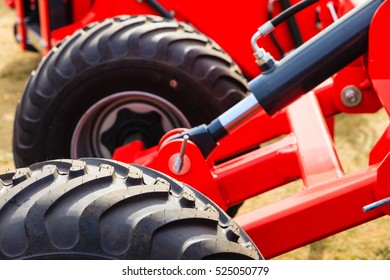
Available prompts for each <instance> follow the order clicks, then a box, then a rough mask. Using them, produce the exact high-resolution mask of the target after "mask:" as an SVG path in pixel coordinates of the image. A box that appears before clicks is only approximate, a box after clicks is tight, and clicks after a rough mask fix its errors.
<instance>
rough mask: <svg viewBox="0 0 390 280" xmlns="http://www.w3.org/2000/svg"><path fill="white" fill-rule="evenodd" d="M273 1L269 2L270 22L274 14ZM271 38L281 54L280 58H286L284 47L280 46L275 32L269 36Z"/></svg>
mask: <svg viewBox="0 0 390 280" xmlns="http://www.w3.org/2000/svg"><path fill="white" fill-rule="evenodd" d="M272 1H273V0H269V1H268V20H271V19H272V13H273V8H272ZM269 36H270V38H271V41H272V43H273V44H274V46H275V47H276V50H277V51H278V52H279V55H280V57H284V50H283V48H282V46H281V45H280V43H279V41H278V39H277V38H276V36H275V34H274V33H273V32H271V33H270V34H269Z"/></svg>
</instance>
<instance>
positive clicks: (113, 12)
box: [14, 0, 349, 77]
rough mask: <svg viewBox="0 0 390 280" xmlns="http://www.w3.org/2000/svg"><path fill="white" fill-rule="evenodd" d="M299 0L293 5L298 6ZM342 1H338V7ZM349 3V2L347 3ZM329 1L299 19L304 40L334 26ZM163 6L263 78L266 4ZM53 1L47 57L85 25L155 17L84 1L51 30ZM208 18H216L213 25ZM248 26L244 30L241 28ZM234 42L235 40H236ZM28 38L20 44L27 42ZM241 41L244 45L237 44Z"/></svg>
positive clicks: (129, 6) (170, 1)
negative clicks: (260, 60) (261, 33)
mask: <svg viewBox="0 0 390 280" xmlns="http://www.w3.org/2000/svg"><path fill="white" fill-rule="evenodd" d="M298 1H299V0H292V1H291V3H292V4H294V3H296V2H298ZM337 1H338V0H335V1H334V2H335V3H337ZM348 1H349V0H348ZM14 2H15V4H17V5H16V8H17V11H18V18H19V24H20V25H21V26H22V28H25V26H24V15H23V14H22V13H21V11H22V10H23V6H24V4H23V0H15V1H14ZM327 2H328V1H327V0H321V2H320V5H319V6H320V7H321V9H319V10H318V11H321V12H320V13H319V14H318V15H317V16H316V13H317V12H316V11H317V10H316V7H314V6H313V7H309V8H307V9H305V10H304V11H302V12H300V13H299V14H298V15H296V18H297V22H298V26H299V28H300V30H301V31H302V37H303V39H304V40H305V41H306V40H307V39H309V38H311V37H312V36H313V35H314V34H316V33H317V32H318V31H320V29H319V27H318V26H317V24H316V17H319V18H320V19H321V22H322V26H321V27H322V28H324V27H326V26H327V25H329V24H330V23H331V22H332V19H331V15H330V12H329V10H328V8H326V3H327ZM159 3H160V4H161V5H162V6H163V7H164V8H165V9H166V10H167V11H173V12H174V15H175V18H177V19H178V20H182V21H186V22H190V23H191V24H192V25H194V26H195V27H196V28H197V29H199V30H200V31H202V32H203V33H205V34H206V35H208V36H209V37H210V38H213V39H214V40H215V41H216V42H217V43H218V44H220V45H221V46H222V48H223V49H225V50H226V51H227V52H228V53H229V54H230V55H231V56H232V57H233V59H234V61H235V62H236V63H237V64H238V65H239V66H240V68H241V69H242V71H243V72H244V73H245V75H246V76H248V77H255V76H256V75H258V74H259V73H260V71H259V69H258V67H257V66H256V64H255V63H253V55H252V49H251V46H250V44H249V42H250V40H251V37H252V35H253V33H254V31H256V29H257V28H258V27H259V26H260V25H261V24H263V23H264V22H265V21H267V19H268V18H267V16H268V15H267V13H268V12H267V8H266V7H268V0H260V1H259V0H247V1H246V2H245V5H236V4H232V3H228V2H226V1H223V0H216V1H208V0H198V1H177V0H175V1H174V0H159ZM49 5H50V1H48V0H41V1H39V9H40V13H41V14H40V27H41V37H42V39H43V41H44V42H45V44H46V48H45V52H48V51H49V50H50V49H51V47H53V46H55V45H56V44H57V43H58V42H59V41H61V40H62V39H64V38H65V37H66V36H68V35H70V34H72V33H73V32H75V31H76V30H78V29H80V28H82V27H85V26H86V25H88V24H90V23H92V22H95V21H100V20H103V19H105V18H110V17H114V16H118V15H124V14H130V15H137V14H150V15H156V11H155V10H153V9H152V8H151V7H150V6H149V5H148V4H146V3H145V1H137V0H131V1H122V0H95V1H91V0H86V1H84V0H83V1H77V0H73V1H72V9H73V19H74V22H73V23H72V24H69V25H67V26H64V27H61V28H58V29H55V30H52V29H51V28H50V24H49V22H50V21H49V13H50V6H49ZM273 6H274V14H276V13H278V12H279V11H280V10H281V8H280V6H279V3H278V2H277V1H275V2H274V4H273ZM210 18H213V22H212V24H211V23H210V20H209V19H210ZM243 27H244V28H243ZM289 34H290V33H289V31H288V27H287V25H286V24H282V25H281V26H280V27H278V28H277V30H275V36H276V37H277V38H278V40H279V41H280V43H281V45H282V46H283V48H284V50H285V51H286V52H288V51H290V50H291V49H292V48H293V43H292V39H291V36H290V35H289ZM232 38H234V40H232ZM25 40H26V38H25V37H24V40H23V41H22V44H25V43H26V41H25ZM237 42H240V44H239V45H238V44H237ZM259 42H260V43H261V45H262V46H264V47H265V48H266V49H267V50H268V51H269V52H271V53H272V54H273V56H274V57H275V58H279V57H280V55H279V53H278V52H277V51H276V47H275V45H274V44H273V43H272V42H271V40H270V39H269V38H263V39H261V40H260V41H259Z"/></svg>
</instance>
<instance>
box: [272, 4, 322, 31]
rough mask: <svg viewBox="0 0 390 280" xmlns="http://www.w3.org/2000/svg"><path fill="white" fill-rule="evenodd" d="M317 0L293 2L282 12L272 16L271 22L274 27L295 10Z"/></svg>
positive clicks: (295, 11) (297, 10) (293, 13)
mask: <svg viewBox="0 0 390 280" xmlns="http://www.w3.org/2000/svg"><path fill="white" fill-rule="evenodd" d="M318 1H319V0H303V1H301V2H299V3H297V4H295V5H294V6H291V7H290V8H288V9H287V10H285V11H283V12H282V13H280V14H279V15H277V16H276V17H274V18H273V19H272V20H271V23H272V25H273V26H274V27H276V26H278V25H279V24H281V23H282V22H284V21H285V20H287V19H288V18H290V17H291V16H293V15H295V14H296V13H297V12H299V11H301V10H303V9H305V8H306V7H308V6H310V5H312V4H314V3H316V2H318Z"/></svg>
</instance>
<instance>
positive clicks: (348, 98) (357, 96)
mask: <svg viewBox="0 0 390 280" xmlns="http://www.w3.org/2000/svg"><path fill="white" fill-rule="evenodd" d="M362 99H363V94H362V92H361V91H360V89H359V88H358V87H356V86H347V87H345V88H344V89H343V90H342V92H341V101H342V102H343V104H344V105H345V106H347V107H350V108H352V107H356V106H358V105H359V104H360V103H361V102H362Z"/></svg>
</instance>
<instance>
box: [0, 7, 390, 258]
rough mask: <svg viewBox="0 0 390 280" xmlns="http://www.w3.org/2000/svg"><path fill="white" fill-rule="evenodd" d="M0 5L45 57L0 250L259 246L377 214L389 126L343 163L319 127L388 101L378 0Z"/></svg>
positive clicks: (131, 254) (18, 149) (326, 130)
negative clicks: (249, 203) (245, 205)
mask: <svg viewBox="0 0 390 280" xmlns="http://www.w3.org/2000/svg"><path fill="white" fill-rule="evenodd" d="M8 2H9V5H10V6H15V8H16V12H17V15H18V17H19V20H18V21H17V23H16V25H15V35H16V38H17V40H18V41H19V42H20V44H21V46H22V48H24V49H30V50H41V51H42V53H43V54H44V59H43V60H42V62H41V63H40V65H39V67H38V68H37V70H36V71H34V72H33V73H32V75H31V77H30V79H29V81H28V83H27V85H26V88H25V92H24V94H23V96H22V99H21V102H20V104H19V106H18V109H17V113H16V117H15V129H14V155H15V163H16V165H17V167H19V168H18V169H17V170H16V171H13V172H8V173H5V174H2V175H0V180H1V181H0V182H1V184H0V194H1V201H0V228H1V231H0V256H1V258H3V259H15V258H34V259H36V258H39V259H41V258H43V259H46V258H62V259H64V258H66V259H67V258H76V259H80V258H97V259H101V258H109V259H112V258H119V259H150V258H151V259H177V258H179V259H215V258H218V259H220V258H237V259H246V258H254V259H259V258H263V257H265V258H271V257H274V256H277V255H280V254H282V253H285V252H288V251H290V250H293V249H295V248H298V247H300V246H303V245H305V244H309V243H311V242H314V241H316V240H320V239H322V238H324V237H327V236H330V235H333V234H335V233H338V232H341V231H343V230H346V229H349V228H352V227H354V226H357V225H360V224H363V223H366V222H368V221H371V220H374V219H376V218H379V217H381V216H384V215H386V214H389V213H390V205H388V203H389V201H390V198H389V197H390V188H389V187H388V183H387V182H388V178H387V175H388V174H389V170H388V169H387V168H388V167H387V165H389V169H390V160H389V158H388V153H389V147H390V145H389V144H390V143H389V142H390V134H389V131H388V129H386V131H384V133H383V136H382V137H381V138H380V139H379V141H378V142H377V144H376V145H375V147H374V148H373V149H372V151H371V153H370V158H369V164H368V166H367V167H366V168H364V169H363V170H359V171H357V172H353V173H350V174H345V172H344V170H343V167H342V166H341V164H340V161H339V158H338V154H337V152H336V150H335V147H334V141H333V136H334V129H333V125H334V116H335V115H337V114H340V113H372V112H376V111H378V110H379V109H380V108H382V107H384V108H385V109H386V111H387V112H388V111H389V106H390V104H389V98H388V96H387V88H388V86H389V85H388V82H387V81H388V77H389V76H390V73H389V70H388V68H387V65H388V64H387V61H390V56H389V55H388V52H387V51H386V48H387V46H386V43H385V42H383V34H385V32H386V31H385V29H386V26H387V25H386V24H387V22H388V20H387V19H386V17H387V16H388V15H389V14H390V4H389V2H388V1H381V0H366V1H358V0H353V1H341V0H340V1H331V2H329V1H316V0H305V1H302V2H298V3H296V2H292V3H290V2H289V1H286V0H280V1H270V2H268V1H264V0H262V1H254V0H250V1H247V3H246V4H245V5H230V4H227V3H225V2H222V1H212V2H203V1H185V2H183V3H182V2H180V1H169V0H161V1H159V2H157V1H146V0H144V1H110V4H108V2H107V3H106V1H101V0H100V1H99V0H96V1H83V2H82V3H81V1H8ZM49 2H50V3H49ZM79 2H80V3H79ZM211 18H212V20H211ZM259 26H260V28H259ZM253 54H254V57H253ZM254 60H255V61H256V63H255V62H254ZM247 80H250V81H249V83H248V82H247ZM64 158H73V160H68V159H64ZM47 160H48V161H47ZM28 165H29V167H28V168H27V167H23V166H28ZM297 179H301V180H302V182H303V185H304V187H303V189H302V190H301V191H300V192H299V193H297V194H295V195H293V196H291V197H288V198H286V199H283V200H281V201H278V202H275V203H272V204H270V205H267V206H264V207H261V208H259V209H257V210H254V211H253V212H250V213H248V214H244V215H241V216H237V217H235V218H234V220H233V219H232V218H230V216H234V215H235V213H236V210H237V208H238V207H239V206H240V204H241V203H242V202H244V201H245V200H247V199H249V198H251V197H253V196H256V195H259V194H262V193H264V192H266V191H269V190H272V189H275V188H277V187H282V186H285V185H286V184H287V183H289V182H292V181H295V180H297ZM190 186H191V187H190ZM225 211H226V212H227V213H229V215H230V216H229V215H227V214H226V213H225ZM260 252H261V253H260Z"/></svg>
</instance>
